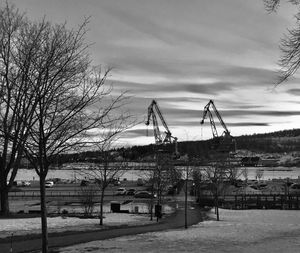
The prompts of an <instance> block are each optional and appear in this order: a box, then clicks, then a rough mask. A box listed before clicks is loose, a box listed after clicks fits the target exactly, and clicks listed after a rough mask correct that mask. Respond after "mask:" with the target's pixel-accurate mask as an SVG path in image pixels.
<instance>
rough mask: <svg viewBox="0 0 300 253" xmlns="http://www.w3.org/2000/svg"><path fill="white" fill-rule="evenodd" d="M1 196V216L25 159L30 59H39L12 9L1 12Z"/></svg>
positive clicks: (32, 37)
mask: <svg viewBox="0 0 300 253" xmlns="http://www.w3.org/2000/svg"><path fill="white" fill-rule="evenodd" d="M0 17H1V18H0V150H1V151H0V152H1V155H0V196H1V214H2V215H7V214H8V213H9V203H8V191H9V189H10V188H11V186H12V183H13V181H14V179H15V177H16V174H17V170H18V168H19V167H20V163H21V159H22V157H23V155H24V150H23V149H24V143H25V141H26V139H27V137H28V134H29V133H28V129H29V128H30V126H31V125H32V123H33V113H34V110H35V108H36V106H37V103H36V102H35V101H34V99H33V97H34V94H35V88H34V87H33V86H32V83H31V79H32V78H33V77H34V76H35V71H34V66H33V62H32V61H31V59H34V58H36V57H38V53H37V50H36V49H37V44H36V38H37V36H38V34H39V32H40V30H39V29H32V27H31V26H29V22H28V20H27V19H26V18H25V17H24V15H23V14H21V13H19V11H18V9H16V7H15V6H14V5H9V4H8V3H6V4H5V5H4V6H1V8H0Z"/></svg>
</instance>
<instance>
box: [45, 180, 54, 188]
mask: <svg viewBox="0 0 300 253" xmlns="http://www.w3.org/2000/svg"><path fill="white" fill-rule="evenodd" d="M53 186H54V183H53V181H47V182H46V183H45V187H46V188H52V187H53Z"/></svg>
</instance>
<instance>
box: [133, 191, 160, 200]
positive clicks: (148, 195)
mask: <svg viewBox="0 0 300 253" xmlns="http://www.w3.org/2000/svg"><path fill="white" fill-rule="evenodd" d="M134 197H135V198H145V199H150V198H152V197H153V198H156V194H152V193H151V192H147V191H139V192H137V193H136V194H134Z"/></svg>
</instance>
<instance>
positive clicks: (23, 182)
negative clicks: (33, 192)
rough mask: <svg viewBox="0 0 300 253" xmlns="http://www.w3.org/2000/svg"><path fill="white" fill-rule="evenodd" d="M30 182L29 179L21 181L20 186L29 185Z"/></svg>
mask: <svg viewBox="0 0 300 253" xmlns="http://www.w3.org/2000/svg"><path fill="white" fill-rule="evenodd" d="M30 185H31V183H30V182H29V181H22V186H30Z"/></svg>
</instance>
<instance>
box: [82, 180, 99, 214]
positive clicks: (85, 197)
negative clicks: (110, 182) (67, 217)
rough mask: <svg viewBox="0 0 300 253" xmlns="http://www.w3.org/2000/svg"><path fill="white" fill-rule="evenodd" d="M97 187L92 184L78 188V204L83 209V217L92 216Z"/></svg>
mask: <svg viewBox="0 0 300 253" xmlns="http://www.w3.org/2000/svg"><path fill="white" fill-rule="evenodd" d="M97 190H98V189H97V187H96V186H95V185H94V184H90V185H87V186H81V188H80V192H79V194H80V203H81V205H82V206H83V208H84V216H85V217H91V216H92V215H93V211H94V207H95V202H96V196H97V193H98V192H97Z"/></svg>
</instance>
